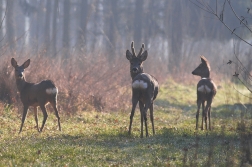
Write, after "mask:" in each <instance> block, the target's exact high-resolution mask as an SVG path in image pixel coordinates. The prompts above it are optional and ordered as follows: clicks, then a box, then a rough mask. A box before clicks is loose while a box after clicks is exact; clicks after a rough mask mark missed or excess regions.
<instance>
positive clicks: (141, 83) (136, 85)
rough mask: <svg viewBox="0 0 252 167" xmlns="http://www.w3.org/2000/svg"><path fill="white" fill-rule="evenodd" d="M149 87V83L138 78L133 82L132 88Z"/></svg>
mask: <svg viewBox="0 0 252 167" xmlns="http://www.w3.org/2000/svg"><path fill="white" fill-rule="evenodd" d="M147 87H148V84H147V83H146V82H144V81H142V80H136V81H134V82H133V83H132V88H135V89H136V88H141V89H146V88H147Z"/></svg>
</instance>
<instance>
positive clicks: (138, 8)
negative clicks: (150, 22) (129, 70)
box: [134, 0, 143, 48]
mask: <svg viewBox="0 0 252 167" xmlns="http://www.w3.org/2000/svg"><path fill="white" fill-rule="evenodd" d="M142 13H143V0H136V3H135V18H134V41H135V43H136V46H139V48H140V46H141V40H142V20H143V17H142Z"/></svg>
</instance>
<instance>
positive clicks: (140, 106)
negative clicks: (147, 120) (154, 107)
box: [139, 101, 144, 138]
mask: <svg viewBox="0 0 252 167" xmlns="http://www.w3.org/2000/svg"><path fill="white" fill-rule="evenodd" d="M139 108H140V115H141V135H140V137H141V138H143V120H144V114H143V112H144V104H143V102H141V101H139Z"/></svg>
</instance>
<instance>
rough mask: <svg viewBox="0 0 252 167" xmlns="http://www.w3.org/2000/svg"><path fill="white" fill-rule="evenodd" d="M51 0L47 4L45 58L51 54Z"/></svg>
mask: <svg viewBox="0 0 252 167" xmlns="http://www.w3.org/2000/svg"><path fill="white" fill-rule="evenodd" d="M51 2H52V1H51V0H47V2H46V16H45V24H44V25H45V30H44V49H45V56H48V55H49V54H50V44H51V43H50V42H51V41H50V25H51Z"/></svg>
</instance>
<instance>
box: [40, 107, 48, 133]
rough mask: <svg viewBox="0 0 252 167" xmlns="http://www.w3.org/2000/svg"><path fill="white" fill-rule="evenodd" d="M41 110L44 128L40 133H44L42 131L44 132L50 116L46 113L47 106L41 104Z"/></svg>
mask: <svg viewBox="0 0 252 167" xmlns="http://www.w3.org/2000/svg"><path fill="white" fill-rule="evenodd" d="M40 108H41V110H42V113H43V122H42V126H41V128H40V132H42V130H43V128H44V126H45V123H46V119H47V117H48V115H47V112H46V108H45V104H40Z"/></svg>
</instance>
